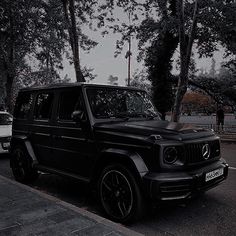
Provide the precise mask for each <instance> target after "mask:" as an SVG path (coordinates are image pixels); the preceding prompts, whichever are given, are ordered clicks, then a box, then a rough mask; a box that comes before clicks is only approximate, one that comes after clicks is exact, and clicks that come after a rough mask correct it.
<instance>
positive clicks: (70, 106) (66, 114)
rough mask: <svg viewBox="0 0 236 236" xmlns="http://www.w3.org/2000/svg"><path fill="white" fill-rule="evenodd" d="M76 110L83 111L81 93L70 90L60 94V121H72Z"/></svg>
mask: <svg viewBox="0 0 236 236" xmlns="http://www.w3.org/2000/svg"><path fill="white" fill-rule="evenodd" d="M75 110H82V100H81V96H80V91H78V90H68V91H64V92H62V93H61V94H60V105H59V113H58V118H59V119H60V120H72V117H71V115H72V113H73V111H75Z"/></svg>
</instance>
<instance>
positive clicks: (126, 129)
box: [10, 83, 228, 222]
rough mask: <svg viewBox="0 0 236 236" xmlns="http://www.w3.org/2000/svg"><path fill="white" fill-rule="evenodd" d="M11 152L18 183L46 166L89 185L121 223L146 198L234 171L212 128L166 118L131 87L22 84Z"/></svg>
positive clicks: (196, 186)
mask: <svg viewBox="0 0 236 236" xmlns="http://www.w3.org/2000/svg"><path fill="white" fill-rule="evenodd" d="M11 154H12V155H11V161H10V164H11V168H12V171H13V174H14V176H15V179H16V180H17V181H20V182H23V183H29V182H33V181H34V180H35V179H36V178H37V177H38V171H43V172H50V173H56V174H59V175H63V176H68V177H72V178H75V179H78V180H82V181H84V182H87V183H90V184H91V186H96V189H97V193H98V196H99V199H100V202H101V205H102V207H103V209H104V210H105V212H106V214H107V215H108V217H109V218H110V219H112V220H115V221H118V222H128V221H132V220H137V219H138V218H139V217H141V216H142V215H143V212H144V211H145V203H147V202H155V203H157V202H159V201H170V200H175V199H187V198H189V197H191V196H193V195H194V194H195V193H197V192H199V191H205V190H207V189H210V188H212V187H215V186H216V185H217V184H219V183H221V182H222V181H223V180H225V179H226V177H227V174H228V165H227V164H226V162H225V160H224V159H222V158H221V151H220V141H219V137H217V136H216V135H215V134H214V132H212V131H210V130H206V129H202V128H196V127H193V126H191V125H187V124H180V123H174V122H168V121H162V120H160V118H159V115H158V112H157V111H156V110H155V108H154V106H153V105H152V103H151V101H150V99H149V98H148V95H147V93H146V92H145V91H143V90H140V89H136V88H127V87H116V86H102V85H92V84H83V83H81V84H80V83H75V84H60V85H53V86H50V87H40V88H26V89H22V90H21V91H20V92H19V95H18V98H17V101H16V106H15V111H14V120H13V135H12V139H11Z"/></svg>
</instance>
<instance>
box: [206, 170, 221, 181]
mask: <svg viewBox="0 0 236 236" xmlns="http://www.w3.org/2000/svg"><path fill="white" fill-rule="evenodd" d="M223 174H224V169H223V168H220V169H217V170H213V171H211V172H208V173H206V178H205V181H206V182H208V181H210V180H212V179H215V178H217V177H219V176H221V175H223Z"/></svg>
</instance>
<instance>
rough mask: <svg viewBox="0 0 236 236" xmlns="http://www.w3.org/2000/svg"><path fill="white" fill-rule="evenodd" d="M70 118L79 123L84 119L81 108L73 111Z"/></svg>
mask: <svg viewBox="0 0 236 236" xmlns="http://www.w3.org/2000/svg"><path fill="white" fill-rule="evenodd" d="M71 118H72V120H73V121H75V122H77V123H80V122H82V121H83V120H84V112H83V111H81V110H77V111H73V113H72V114H71Z"/></svg>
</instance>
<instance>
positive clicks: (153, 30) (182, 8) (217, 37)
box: [103, 0, 235, 121]
mask: <svg viewBox="0 0 236 236" xmlns="http://www.w3.org/2000/svg"><path fill="white" fill-rule="evenodd" d="M106 2H108V3H107V5H106V7H104V6H103V9H105V10H106V11H107V8H109V9H111V11H112V9H114V6H115V3H116V5H117V6H120V7H121V8H123V9H124V11H125V12H127V11H128V10H129V9H132V15H133V16H137V17H136V19H138V20H137V21H135V17H133V18H134V19H133V24H132V25H131V27H130V26H129V25H127V24H125V23H123V22H122V23H119V22H120V21H119V22H118V23H117V24H114V20H115V19H114V18H110V17H109V21H110V22H112V23H113V26H112V27H110V28H112V29H113V32H117V33H121V34H122V37H121V40H118V41H117V51H118V52H119V51H121V50H122V48H123V46H124V43H125V42H127V39H128V35H129V32H130V31H132V33H133V35H134V34H135V33H136V38H137V39H138V41H139V49H140V51H141V54H140V56H139V59H145V58H148V56H149V55H148V49H149V48H152V49H153V47H155V46H154V45H156V46H157V47H159V48H158V50H156V53H157V55H158V54H159V52H161V50H166V52H168V53H167V54H166V55H167V56H166V55H165V54H164V55H165V56H163V57H160V58H161V59H162V60H159V63H160V65H161V64H162V65H163V66H165V69H163V70H164V71H166V72H167V71H168V69H169V70H170V67H169V65H171V63H172V61H171V60H172V57H170V56H169V55H171V54H170V53H171V52H174V51H175V50H176V49H177V47H178V46H179V52H180V74H179V84H178V88H177V92H176V97H175V103H174V109H173V116H172V119H173V120H175V121H177V120H178V118H179V115H180V104H181V101H182V99H183V96H184V94H185V92H186V90H187V86H188V80H189V67H190V64H191V63H190V62H191V60H190V59H191V56H192V47H193V44H194V43H195V45H196V48H197V52H198V53H199V55H200V56H203V55H204V56H212V54H213V52H214V51H215V50H216V49H217V45H219V43H221V44H222V45H223V46H227V48H228V49H229V50H231V51H232V45H233V43H232V42H233V39H234V38H235V28H234V25H235V14H234V13H235V3H234V1H233V0H227V1H226V0H222V1H218V0H217V1H213V0H204V1H203V0H196V1H192V0H185V1H184V0H146V1H143V2H142V3H140V1H135V0H132V1H119V0H117V1H112V0H107V1H106ZM233 12H234V13H233ZM104 18H105V17H104ZM140 22H141V23H140ZM215 22H217V24H216V23H215ZM218 23H219V24H218ZM105 25H106V24H105ZM224 29H225V30H224ZM222 31H224V32H225V36H224V37H222ZM231 34H233V35H234V36H233V35H231ZM168 36H169V37H168ZM167 37H168V39H171V38H172V39H173V44H169V45H168V44H167V42H168V41H169V40H166V38H167ZM174 39H175V40H174ZM155 42H156V43H155ZM150 45H151V47H150ZM234 45H235V44H234ZM168 49H169V51H168ZM172 55H173V54H172ZM165 59H166V60H165ZM164 61H165V62H166V61H168V62H169V64H168V63H165V64H164ZM152 62H153V63H156V61H155V60H152ZM166 65H168V66H166ZM150 67H151V68H152V65H151V64H150ZM153 67H154V65H153ZM160 68H162V67H161V66H160ZM151 71H152V70H151ZM156 71H157V74H159V75H161V74H160V73H159V71H158V70H156ZM166 74H167V75H168V73H166ZM152 78H153V79H154V81H155V80H158V79H159V78H158V77H157V76H152ZM166 79H167V81H166V84H168V76H166ZM162 81H165V79H164V76H163V77H162ZM154 83H155V82H154ZM157 84H158V83H157ZM159 84H160V86H161V87H164V86H166V84H164V83H159ZM158 86H159V85H158ZM158 86H156V88H158ZM160 91H161V88H160Z"/></svg>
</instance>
